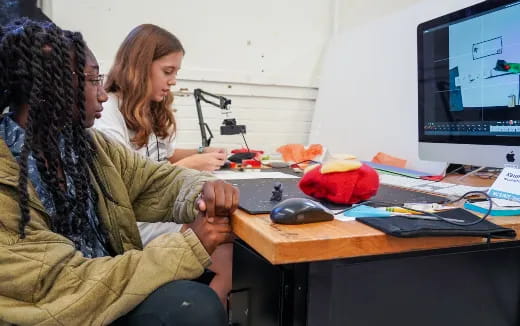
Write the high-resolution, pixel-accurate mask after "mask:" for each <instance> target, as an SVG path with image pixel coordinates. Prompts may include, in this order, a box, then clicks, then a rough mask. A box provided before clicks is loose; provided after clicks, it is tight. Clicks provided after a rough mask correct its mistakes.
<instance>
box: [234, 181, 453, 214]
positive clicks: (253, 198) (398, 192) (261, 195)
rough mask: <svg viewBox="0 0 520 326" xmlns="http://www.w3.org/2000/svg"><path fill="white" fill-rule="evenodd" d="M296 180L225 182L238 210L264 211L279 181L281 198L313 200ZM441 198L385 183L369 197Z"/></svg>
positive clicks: (396, 199)
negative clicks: (237, 192) (236, 193)
mask: <svg viewBox="0 0 520 326" xmlns="http://www.w3.org/2000/svg"><path fill="white" fill-rule="evenodd" d="M299 180H300V179H255V180H253V179H249V180H229V181H228V182H230V183H231V184H233V185H234V186H235V187H237V188H238V189H240V202H239V207H240V208H241V209H243V210H244V211H246V212H248V213H249V214H268V213H270V212H271V210H272V209H273V207H274V206H276V204H278V203H279V202H277V201H271V200H270V199H271V196H272V194H273V190H274V186H275V184H276V183H281V184H282V188H283V194H282V200H284V199H288V198H311V199H314V198H312V197H309V196H307V195H306V194H304V193H303V192H302V191H301V190H300V188H298V181H299ZM443 199H445V198H444V197H440V196H435V195H430V194H425V193H420V192H416V191H410V190H406V189H402V188H396V187H391V186H386V185H380V186H379V190H378V191H377V194H376V195H375V196H374V197H372V198H371V200H374V201H383V202H385V203H388V204H389V205H395V204H402V203H406V202H413V203H433V202H439V201H441V200H443ZM314 200H316V199H314ZM321 203H322V204H323V205H324V206H325V207H327V208H329V209H343V208H347V207H349V206H350V205H339V204H334V203H330V202H326V201H321ZM371 206H372V205H371ZM374 206H375V205H374ZM384 206H387V205H384Z"/></svg>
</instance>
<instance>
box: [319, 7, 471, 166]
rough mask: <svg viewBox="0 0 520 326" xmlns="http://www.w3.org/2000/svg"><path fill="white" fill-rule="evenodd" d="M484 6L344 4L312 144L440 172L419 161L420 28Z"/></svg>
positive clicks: (328, 55) (330, 49) (328, 58)
mask: <svg viewBox="0 0 520 326" xmlns="http://www.w3.org/2000/svg"><path fill="white" fill-rule="evenodd" d="M477 2H480V1H475V0H415V1H414V0H393V1H386V0H372V1H364V0H349V1H344V2H339V3H340V4H341V5H340V6H339V10H340V14H339V15H338V16H339V17H340V23H339V26H340V31H339V33H338V34H337V35H336V36H335V37H334V38H333V39H332V40H331V42H330V43H329V45H328V49H327V52H326V55H325V58H324V67H323V71H322V74H321V85H320V90H319V94H318V99H317V102H316V109H315V112H314V120H313V124H312V127H311V135H310V142H320V143H326V144H327V146H328V147H329V148H330V149H331V150H332V151H334V152H347V153H352V154H355V155H357V156H358V157H360V158H362V159H367V160H370V159H371V158H372V157H373V156H374V155H375V154H376V153H377V152H379V151H382V152H386V153H388V154H391V155H395V156H398V157H402V158H405V159H407V160H408V161H409V165H408V167H410V168H416V169H421V170H426V171H428V170H430V171H432V170H433V171H438V170H439V164H434V163H430V162H424V161H420V160H419V159H418V149H417V148H418V145H417V139H418V136H417V132H418V131H417V129H418V128H417V36H416V33H417V25H418V24H419V23H421V22H424V21H427V20H430V19H432V18H435V17H438V16H441V15H444V14H446V13H449V12H452V11H455V10H458V9H461V8H464V7H466V6H469V5H472V4H475V3H477Z"/></svg>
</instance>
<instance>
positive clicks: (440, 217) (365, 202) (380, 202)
mask: <svg viewBox="0 0 520 326" xmlns="http://www.w3.org/2000/svg"><path fill="white" fill-rule="evenodd" d="M474 195H483V196H484V197H486V200H487V201H488V202H489V207H488V210H487V212H486V213H485V214H484V215H483V216H482V217H481V218H480V219H478V220H476V221H473V222H469V223H459V222H454V221H451V220H450V219H446V218H445V217H443V216H441V215H438V214H435V213H431V212H427V211H422V210H419V209H414V208H409V207H406V209H407V210H410V211H414V212H418V213H421V214H424V215H426V216H433V217H436V218H437V219H439V220H440V221H444V222H446V223H449V224H453V225H458V226H470V225H475V224H478V223H481V222H482V221H484V220H486V219H487V217H488V216H489V214H491V210H492V209H493V200H492V199H491V197H490V196H489V195H488V194H487V193H486V192H484V191H468V192H466V193H465V194H464V195H462V196H459V197H457V198H456V199H452V200H447V201H442V202H439V203H437V204H442V205H444V204H453V203H456V202H458V201H460V200H462V199H466V197H469V196H474ZM370 203H372V204H378V205H385V206H389V207H390V206H396V204H394V203H389V202H384V201H375V200H366V201H362V202H360V203H358V204H355V205H352V206H351V207H348V208H345V209H343V210H341V211H338V212H336V213H334V215H339V214H343V213H345V212H346V211H349V210H351V209H353V208H355V207H356V206H358V205H362V204H370ZM397 206H401V207H404V204H400V205H397Z"/></svg>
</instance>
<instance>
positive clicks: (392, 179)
mask: <svg viewBox="0 0 520 326" xmlns="http://www.w3.org/2000/svg"><path fill="white" fill-rule="evenodd" d="M379 181H380V182H381V184H384V185H388V186H395V187H401V188H405V189H410V190H415V191H424V192H429V193H433V194H436V195H440V196H462V195H464V194H465V193H467V192H469V191H484V192H486V191H487V190H488V189H489V188H488V187H472V186H465V185H457V184H453V183H448V182H442V181H441V182H437V181H430V180H423V179H416V178H410V177H406V176H402V175H394V174H384V173H381V174H379Z"/></svg>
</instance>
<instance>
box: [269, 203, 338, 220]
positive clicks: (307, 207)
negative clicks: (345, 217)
mask: <svg viewBox="0 0 520 326" xmlns="http://www.w3.org/2000/svg"><path fill="white" fill-rule="evenodd" d="M333 219H334V214H333V213H332V212H331V211H330V210H329V209H328V208H327V207H325V206H323V205H322V204H320V203H318V202H316V201H314V200H312V199H310V198H289V199H286V200H284V201H281V202H280V203H278V204H277V205H276V206H275V207H273V209H272V210H271V220H272V221H273V222H274V223H279V224H304V223H314V222H322V221H331V220H333Z"/></svg>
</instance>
